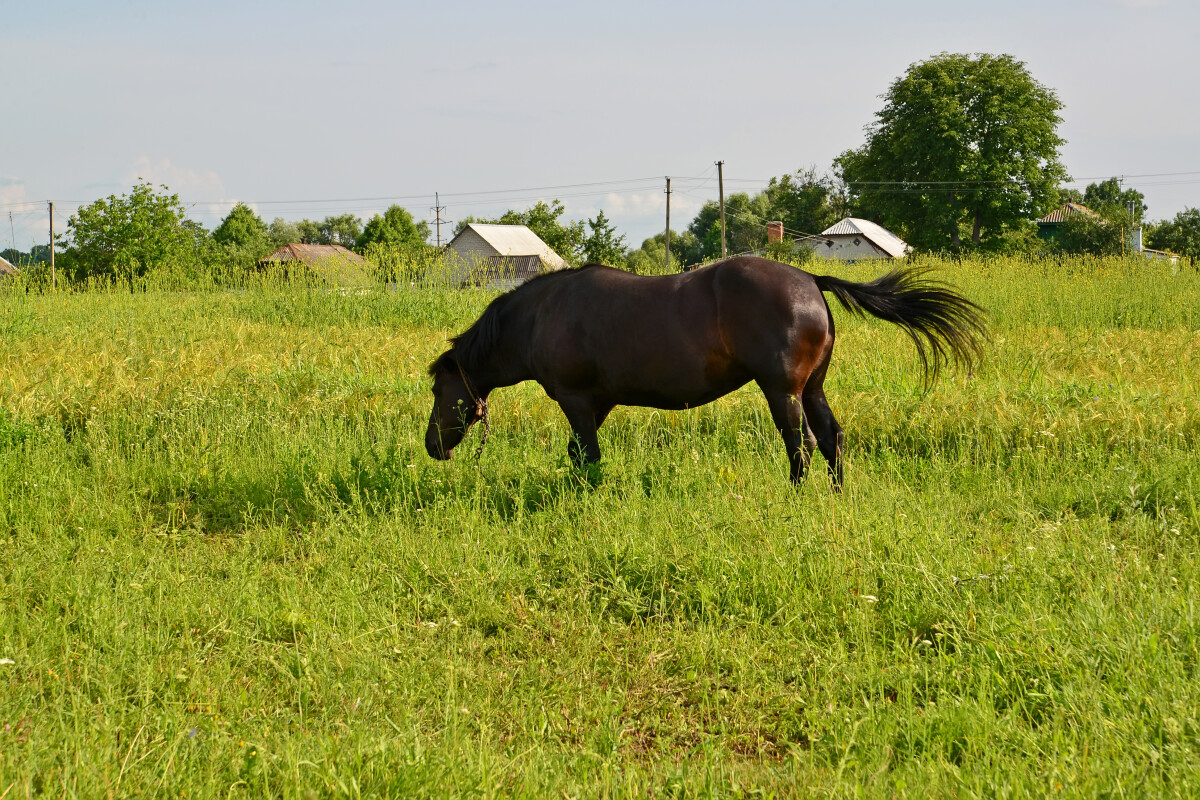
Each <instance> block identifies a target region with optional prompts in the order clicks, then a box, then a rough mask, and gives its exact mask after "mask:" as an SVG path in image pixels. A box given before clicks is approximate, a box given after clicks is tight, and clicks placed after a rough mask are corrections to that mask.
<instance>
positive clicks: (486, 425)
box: [454, 358, 492, 461]
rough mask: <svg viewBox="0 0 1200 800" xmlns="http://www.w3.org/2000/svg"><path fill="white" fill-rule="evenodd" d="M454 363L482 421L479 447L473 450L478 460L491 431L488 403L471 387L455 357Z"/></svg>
mask: <svg viewBox="0 0 1200 800" xmlns="http://www.w3.org/2000/svg"><path fill="white" fill-rule="evenodd" d="M454 365H455V366H456V367H458V374H459V376H460V377H461V378H462V379H463V386H466V387H467V395H468V396H469V397H470V398H471V402H473V403H474V404H475V410H476V411H478V412H479V419H480V420H481V421H482V422H483V438H482V439H480V440H479V447H478V448H476V450H475V460H476V461H478V460H479V457H480V456H482V455H483V446H484V445H485V444H487V440H488V434H490V433H491V432H492V425H491V423H490V422H489V421H488V404H487V400H484V399H483V398H481V397H480V396H479V395H477V394H476V393H475V390H474V389H472V388H471V380H470V378H468V377H467V373H466V372H465V371H464V370H463V366H462V364H461V363H460V362H459V360H458V359H457V358H456V359H454Z"/></svg>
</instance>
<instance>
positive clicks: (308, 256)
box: [258, 244, 367, 269]
mask: <svg viewBox="0 0 1200 800" xmlns="http://www.w3.org/2000/svg"><path fill="white" fill-rule="evenodd" d="M293 262H295V263H298V264H302V265H304V266H306V267H315V268H319V269H329V268H335V269H336V268H340V267H347V266H355V267H362V266H366V263H367V260H366V259H365V258H363V257H362V256H360V255H359V254H358V253H355V252H352V251H350V250H347V249H346V248H344V247H342V246H341V245H340V244H285V245H284V246H283V247H281V248H279V249H278V250H276V251H275V252H274V253H271V255H269V256H266V257H264V258H260V259H259V260H258V266H260V267H266V266H269V265H271V264H290V263H293Z"/></svg>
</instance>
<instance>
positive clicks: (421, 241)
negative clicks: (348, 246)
mask: <svg viewBox="0 0 1200 800" xmlns="http://www.w3.org/2000/svg"><path fill="white" fill-rule="evenodd" d="M428 241H429V223H428V222H426V221H425V220H421V221H420V222H414V221H413V216H412V214H410V213H409V212H408V211H407V210H406V209H404V208H401V207H400V206H391V207H389V208H388V210H387V211H385V212H383V216H380V215H379V214H376V215H375V216H373V217H371V219H370V221H368V222H367V224H366V226H365V227H364V228H363V230H362V233H360V234H359V235H358V238H357V239H356V240H355V242H354V247H355V249H356V250H359V251H362V250H363V249H364V248H366V247H367V246H368V245H378V246H384V247H396V248H402V249H410V248H417V247H423V246H424V245H425V243H426V242H428Z"/></svg>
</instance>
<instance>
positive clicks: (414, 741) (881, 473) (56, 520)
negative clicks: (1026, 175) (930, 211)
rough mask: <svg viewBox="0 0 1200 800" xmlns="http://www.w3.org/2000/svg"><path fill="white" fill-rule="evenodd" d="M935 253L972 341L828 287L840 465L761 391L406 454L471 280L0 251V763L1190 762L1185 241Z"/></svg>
mask: <svg viewBox="0 0 1200 800" xmlns="http://www.w3.org/2000/svg"><path fill="white" fill-rule="evenodd" d="M929 264H930V265H931V266H933V267H934V268H936V269H937V275H938V276H939V277H940V278H941V279H942V280H945V281H947V282H949V283H950V284H952V285H954V286H955V287H957V289H958V290H959V291H961V292H962V293H964V294H965V295H966V296H968V297H969V298H971V299H973V300H975V301H976V302H978V303H979V304H980V305H982V306H984V307H985V308H986V309H987V311H988V313H989V324H990V330H991V336H992V338H991V341H990V342H989V343H988V345H987V346H986V347H985V356H984V359H983V360H982V362H981V363H980V364H978V365H977V366H976V367H975V368H974V370H973V371H971V372H970V373H969V374H968V373H967V372H965V371H962V370H959V371H957V372H955V371H951V372H948V373H946V374H944V375H943V377H942V378H941V379H940V380H939V381H938V382H937V383H936V384H934V385H933V386H932V387H931V388H930V389H928V391H927V390H926V389H925V386H924V385H923V382H922V376H921V373H920V370H919V365H918V363H917V359H916V356H915V353H914V350H913V348H912V345H911V344H910V342H909V341H908V339H907V338H906V337H905V336H904V334H903V333H902V332H901V331H900V330H899V329H897V328H895V327H893V326H889V325H887V324H885V323H882V322H878V321H874V320H869V321H866V320H858V319H854V318H850V317H848V316H847V315H846V314H844V313H842V312H841V310H840V309H838V308H835V309H834V314H835V317H836V318H837V324H838V326H839V338H838V343H837V347H836V350H835V353H834V359H833V365H832V368H831V373H830V377H829V379H828V381H827V383H826V387H827V394H828V396H829V399H830V404H831V406H832V408H833V411H834V413H835V414H836V415H837V416H838V418H839V421H840V422H841V424H842V426H843V427H844V428H845V431H846V483H847V486H846V489H845V491H844V492H842V493H840V494H839V493H835V492H833V491H832V490H831V486H830V482H829V479H828V477H827V476H826V474H825V472H824V462H823V461H822V460H821V459H820V457H819V456H818V457H817V459H816V460H815V462H814V470H813V472H812V474H811V475H810V477H809V479H808V480H807V482H806V483H805V484H804V485H803V486H801V487H799V488H793V487H792V486H791V485H790V484H789V483H788V481H787V478H786V464H785V458H784V453H783V448H782V445H781V443H780V441H779V439H778V436H777V434H776V432H775V431H774V429H773V427H772V425H771V422H770V418H769V416H768V414H767V409H766V404H765V402H764V401H763V400H762V398H761V396H760V395H759V394H758V392H757V390H756V389H754V388H753V387H749V388H746V389H743V390H741V391H739V392H736V393H735V394H733V395H730V396H729V397H727V398H724V399H722V400H720V401H718V402H716V403H713V404H711V405H709V406H705V407H703V408H701V409H697V410H693V411H689V412H678V413H676V412H662V411H653V410H648V409H634V408H619V409H617V410H616V411H614V412H613V414H612V416H611V417H610V419H609V421H608V422H607V423H606V424H605V426H604V428H602V430H601V432H600V443H601V447H602V448H603V450H604V462H603V464H602V466H601V468H600V469H599V471H598V472H590V473H581V472H579V471H577V470H575V469H573V468H572V467H571V466H570V465H569V463H568V461H567V459H566V443H567V435H568V430H569V429H568V427H567V424H566V421H565V419H563V417H562V414H561V412H560V411H559V410H558V408H557V406H555V405H554V404H553V403H552V402H551V401H550V400H549V399H547V398H546V397H545V395H544V393H543V392H542V391H541V389H540V388H539V387H538V386H536V385H521V386H517V387H512V388H508V389H501V390H499V391H497V392H496V393H495V394H494V395H493V398H492V402H491V407H492V410H491V419H492V433H491V438H490V439H489V441H488V442H487V445H486V447H485V448H484V449H483V451H482V454H481V456H480V457H479V459H478V460H476V459H474V458H473V457H472V455H473V451H474V445H475V444H476V443H477V442H478V437H479V432H478V431H476V432H473V433H472V434H471V436H470V437H469V438H468V439H467V440H466V442H464V444H463V446H462V447H461V448H459V452H458V453H457V454H456V456H455V458H454V459H453V460H452V461H450V462H447V463H438V462H434V461H433V460H431V459H430V458H429V457H428V456H427V455H426V453H425V451H424V447H423V435H424V431H425V425H426V422H427V420H428V415H429V410H430V406H431V396H430V393H429V379H428V378H427V377H426V375H425V367H426V365H427V364H428V363H429V362H430V360H432V359H433V358H434V357H435V356H436V355H437V354H438V353H439V352H441V350H442V349H443V348H444V346H445V340H446V338H447V337H448V336H450V335H452V334H454V333H456V332H458V331H460V330H461V329H463V328H465V327H466V326H467V325H468V324H469V323H470V322H471V321H473V320H474V319H475V317H476V316H477V315H478V313H479V312H480V311H482V309H483V308H484V306H485V305H486V304H487V302H488V301H489V300H490V298H491V297H492V295H490V294H488V293H487V292H485V291H481V290H452V289H447V288H439V287H436V286H424V287H418V286H414V287H409V286H402V287H400V288H399V289H396V288H391V289H388V288H383V287H369V286H368V287H362V288H360V289H356V290H345V289H343V290H337V291H334V290H329V289H327V288H321V287H313V286H303V285H290V284H287V283H286V282H278V283H266V284H264V285H258V286H253V287H248V288H242V289H237V290H229V289H220V288H219V287H195V286H193V287H191V288H188V289H186V290H168V289H165V288H154V287H151V288H149V289H148V290H147V291H144V292H137V293H130V292H129V291H128V290H125V291H90V292H74V293H72V292H61V293H58V294H38V293H25V292H23V291H18V290H15V289H13V288H12V287H9V288H8V289H0V798H5V799H7V798H18V797H31V796H55V797H85V798H87V797H128V796H163V797H166V796H170V797H262V796H271V797H286V798H292V797H297V798H302V797H326V796H331V797H342V796H349V797H359V796H366V797H378V796H385V797H479V798H489V797H500V796H526V797H547V796H548V797H660V796H668V797H743V796H745V797H790V796H837V797H841V796H856V797H859V796H861V797H912V796H916V797H924V796H956V797H972V796H977V797H1010V796H1011V797H1020V796H1029V795H1044V794H1051V793H1055V794H1062V795H1066V796H1087V797H1099V796H1110V797H1115V796H1192V795H1195V794H1196V793H1197V788H1196V787H1197V786H1200V691H1198V690H1197V686H1200V608H1198V607H1197V605H1198V599H1200V519H1198V515H1197V490H1200V458H1197V447H1198V444H1200V423H1198V414H1200V380H1197V376H1198V375H1200V275H1198V273H1197V272H1196V270H1194V269H1191V268H1186V267H1181V268H1174V269H1173V268H1171V267H1167V266H1162V265H1149V264H1146V263H1145V262H1141V261H1122V260H1089V259H1079V260H1063V261H1051V260H1046V261H1023V260H1019V259H995V260H989V259H983V258H980V259H975V260H967V261H962V262H954V261H932V262H929ZM830 269H833V268H830ZM836 271H837V274H839V275H843V276H846V277H851V278H853V279H867V278H869V277H874V276H875V275H876V274H877V273H878V271H879V270H878V268H877V267H873V266H870V265H857V266H851V267H841V268H837V270H836Z"/></svg>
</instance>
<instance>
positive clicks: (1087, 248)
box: [1054, 214, 1128, 256]
mask: <svg viewBox="0 0 1200 800" xmlns="http://www.w3.org/2000/svg"><path fill="white" fill-rule="evenodd" d="M1126 230H1128V228H1127V227H1125V226H1123V225H1122V224H1121V220H1113V219H1110V218H1108V217H1105V216H1103V215H1101V214H1070V215H1068V216H1067V217H1066V219H1064V220H1063V223H1062V225H1061V227H1060V228H1059V230H1058V236H1057V237H1056V238H1055V240H1054V247H1055V249H1057V250H1060V251H1062V252H1064V253H1086V254H1088V255H1093V256H1112V255H1120V253H1121V252H1122V250H1123V248H1124V246H1125V231H1126Z"/></svg>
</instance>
